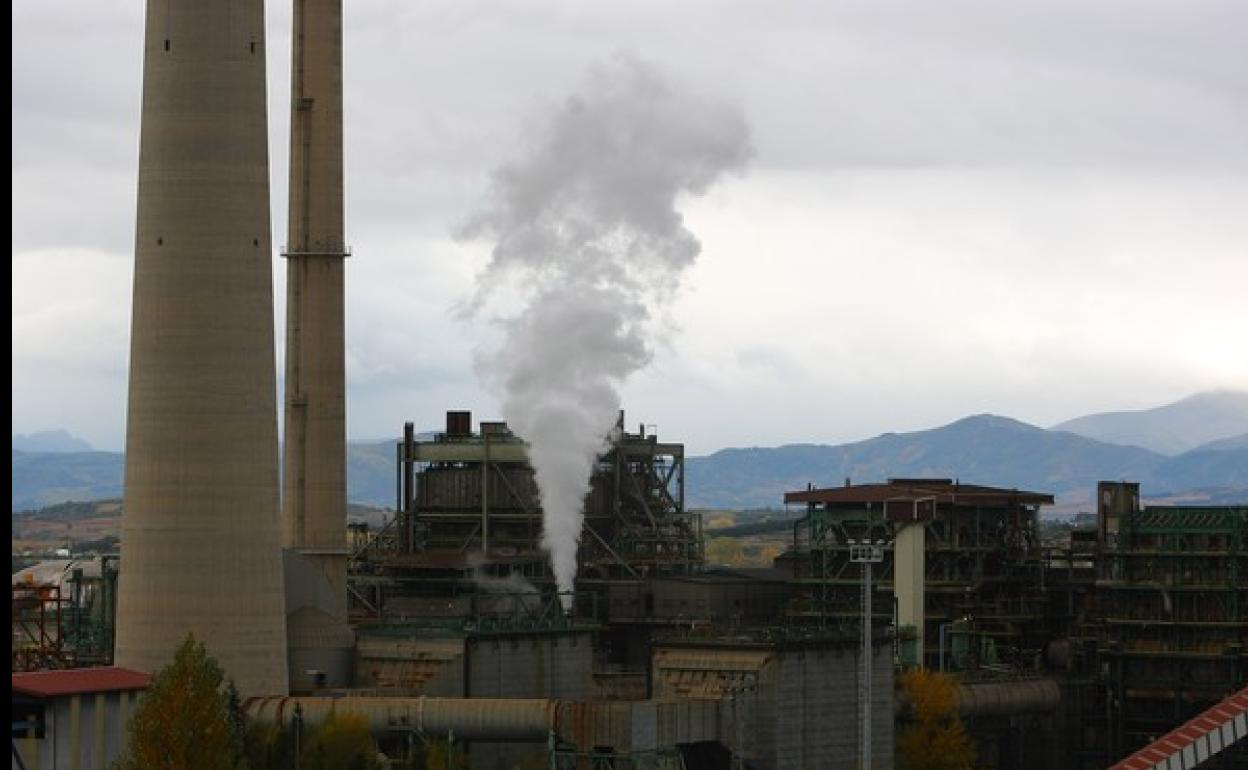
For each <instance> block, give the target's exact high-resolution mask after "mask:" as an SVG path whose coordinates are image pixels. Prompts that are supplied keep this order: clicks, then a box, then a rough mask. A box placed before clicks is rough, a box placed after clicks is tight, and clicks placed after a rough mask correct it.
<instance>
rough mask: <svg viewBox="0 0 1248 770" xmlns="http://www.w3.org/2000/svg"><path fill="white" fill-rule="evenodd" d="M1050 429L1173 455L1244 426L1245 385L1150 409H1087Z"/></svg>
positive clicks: (1247, 408) (1247, 411)
mask: <svg viewBox="0 0 1248 770" xmlns="http://www.w3.org/2000/svg"><path fill="white" fill-rule="evenodd" d="M1053 430H1066V431H1070V432H1071V433H1077V434H1079V435H1080V436H1086V437H1087V438H1094V439H1097V440H1098V441H1106V442H1109V443H1111V444H1129V445H1132V446H1139V447H1144V448H1145V449H1151V450H1153V451H1154V452H1160V453H1162V454H1167V455H1177V454H1181V453H1183V452H1187V451H1190V450H1192V449H1196V448H1197V447H1199V446H1201V445H1202V444H1206V443H1209V442H1211V441H1217V440H1219V439H1223V438H1226V437H1228V436H1236V435H1238V434H1243V433H1245V432H1248V391H1242V390H1214V391H1209V392H1208V393H1198V394H1196V395H1194V396H1189V397H1188V398H1185V399H1183V400H1181V401H1176V402H1174V403H1173V404H1166V405H1165V406H1159V407H1156V408H1155V409H1143V410H1140V411H1134V412H1104V413H1101V414H1090V415H1087V416H1085V417H1076V418H1075V419H1073V420H1067V421H1066V422H1063V423H1061V424H1059V425H1054V426H1053Z"/></svg>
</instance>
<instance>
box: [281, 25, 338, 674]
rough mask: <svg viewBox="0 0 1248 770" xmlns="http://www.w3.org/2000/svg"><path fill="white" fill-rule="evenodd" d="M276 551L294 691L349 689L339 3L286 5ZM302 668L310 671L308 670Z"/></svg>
mask: <svg viewBox="0 0 1248 770" xmlns="http://www.w3.org/2000/svg"><path fill="white" fill-rule="evenodd" d="M291 53H292V64H291V116H290V207H289V231H288V236H287V249H286V253H285V256H286V258H287V268H286V275H287V283H286V313H287V316H286V398H285V412H286V443H285V450H284V452H285V454H284V459H285V461H284V463H283V479H282V545H283V546H285V547H286V548H288V549H290V550H289V551H288V552H287V554H286V558H285V562H286V585H287V601H286V611H287V613H288V615H287V623H288V625H287V633H288V635H289V643H290V681H291V688H292V690H294V691H297V692H301V691H308V690H312V689H315V688H316V687H317V686H319V685H322V684H323V685H326V686H339V687H340V686H345V685H349V684H350V681H349V679H350V672H351V648H352V646H353V644H354V639H353V637H352V635H351V632H350V629H349V627H348V626H347V548H346V525H347V487H346V417H345V411H346V410H345V395H344V393H345V374H344V369H345V361H344V359H345V355H346V349H345V343H344V331H343V261H344V258H345V257H346V256H347V253H346V252H347V250H346V246H345V243H344V239H343V194H342V175H343V172H342V0H295V5H294V33H293V35H292V47H291ZM309 672H317V673H314V674H310V673H309Z"/></svg>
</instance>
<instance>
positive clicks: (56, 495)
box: [13, 449, 125, 511]
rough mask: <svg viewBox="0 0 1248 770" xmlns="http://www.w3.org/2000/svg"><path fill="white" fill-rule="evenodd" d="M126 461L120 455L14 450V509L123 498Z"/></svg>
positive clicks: (115, 453)
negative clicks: (74, 501) (71, 501)
mask: <svg viewBox="0 0 1248 770" xmlns="http://www.w3.org/2000/svg"><path fill="white" fill-rule="evenodd" d="M124 474H125V461H124V459H123V457H122V455H121V453H120V452H20V451H18V450H16V449H14V450H13V510H15V511H24V510H29V509H33V508H42V507H44V506H47V505H53V504H55V503H63V502H66V501H69V500H78V501H83V500H102V499H105V498H113V497H121V482H122V477H123V475H124Z"/></svg>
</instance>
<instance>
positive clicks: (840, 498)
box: [784, 479, 1053, 505]
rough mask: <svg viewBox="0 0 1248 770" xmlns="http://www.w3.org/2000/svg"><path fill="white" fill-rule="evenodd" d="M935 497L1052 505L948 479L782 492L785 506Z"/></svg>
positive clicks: (1034, 496)
mask: <svg viewBox="0 0 1248 770" xmlns="http://www.w3.org/2000/svg"><path fill="white" fill-rule="evenodd" d="M928 497H935V498H936V502H937V503H939V504H941V505H951V504H952V505H1010V504H1031V505H1035V504H1047V505H1052V504H1053V495H1050V494H1045V493H1043V492H1028V491H1026V490H1021V489H1004V488H1002V487H986V486H982V485H979V484H961V483H958V482H957V481H952V480H950V479H892V480H890V481H889V482H888V483H885V484H851V485H849V486H844V487H827V488H824V489H805V490H801V491H798V492H785V493H784V501H785V502H786V503H843V504H851V505H852V504H859V505H861V504H866V503H882V502H884V501H885V500H920V499H923V498H928Z"/></svg>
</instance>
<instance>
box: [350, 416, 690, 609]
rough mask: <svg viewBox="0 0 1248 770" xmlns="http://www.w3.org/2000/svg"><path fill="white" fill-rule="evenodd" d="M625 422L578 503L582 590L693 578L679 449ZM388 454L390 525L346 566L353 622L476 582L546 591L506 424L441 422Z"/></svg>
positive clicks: (533, 509) (522, 472) (517, 440)
mask: <svg viewBox="0 0 1248 770" xmlns="http://www.w3.org/2000/svg"><path fill="white" fill-rule="evenodd" d="M623 419H624V418H623V414H622V413H621V415H620V422H619V424H618V425H617V431H616V434H615V439H614V441H613V442H612V444H611V447H610V449H609V450H608V451H607V452H606V453H605V454H603V455H602V456H601V457H600V458H599V461H598V464H597V467H596V468H595V471H594V474H593V477H592V479H591V487H590V492H589V495H588V496H587V498H586V501H585V525H584V530H583V536H582V540H581V547H580V552H579V560H580V572H579V574H578V577H577V584H578V586H579V587H581V588H591V589H592V588H594V587H598V588H599V589H602V590H605V588H603V587H605V586H607V585H610V584H612V583H614V582H617V581H641V580H645V579H647V578H651V577H658V576H663V575H679V574H691V573H693V572H696V571H697V570H698V568H699V567H700V566H701V564H702V561H703V538H702V521H701V516H700V515H699V514H696V513H689V512H687V511H685V508H684V447H683V446H682V445H681V444H674V443H669V442H662V441H659V439H658V436H656V435H654V434H653V433H650V434H647V433H646V431H645V426H642V427H641V429H640V430H639V431H638V432H637V433H629V432H627V431H626V430H624V427H623ZM396 452H397V459H396V470H397V478H396V504H397V509H398V513H397V515H396V517H395V518H394V519H393V520H392V521H391V522H390V523H389V525H388V526H387V527H385V528H384V529H383V530H382V531H380V532H378V533H376V534H375V535H372V536H369V537H366V538H361V539H360V540H361V541H362V542H361V544H360V545H359V547H358V548H357V549H356V551H355V553H354V555H353V557H352V565H353V569H352V578H351V583H352V595H353V600H354V602H355V605H354V609H355V611H356V614H357V616H359V615H366V614H368V613H372V614H373V615H374V616H378V615H382V614H384V612H385V608H384V605H385V604H386V603H387V601H390V600H394V599H398V600H400V602H401V601H403V600H404V599H412V598H416V597H422V596H423V597H426V598H431V597H447V596H454V595H456V594H459V593H464V592H469V591H472V590H474V587H475V586H476V585H477V584H478V583H480V582H481V581H482V580H483V579H486V580H489V579H508V578H510V579H520V578H523V580H525V581H529V582H531V583H532V584H533V585H534V586H537V587H539V588H548V587H549V586H551V585H552V584H553V578H552V576H551V573H550V569H549V565H548V563H547V556H546V554H545V552H544V551H543V550H542V548H541V532H542V513H541V508H540V502H539V497H538V490H537V485H536V482H535V480H534V474H533V469H532V467H531V466H530V465H529V463H528V455H527V450H526V447H525V444H524V441H523V439H522V437H519V436H516V435H515V434H514V433H512V432H511V430H510V429H508V427H507V425H506V423H502V422H482V423H481V425H480V429H479V431H478V432H475V433H474V432H472V430H471V415H470V414H469V413H467V412H448V414H447V424H446V430H445V431H444V432H442V433H439V434H437V435H436V436H434V438H433V439H432V440H426V441H418V440H416V438H415V434H414V431H413V427H412V425H411V424H410V423H408V425H407V426H405V431H404V440H403V441H402V442H401V443H400V444H399V445H398V446H397V448H396ZM603 604H604V606H605V602H604V603H603Z"/></svg>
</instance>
